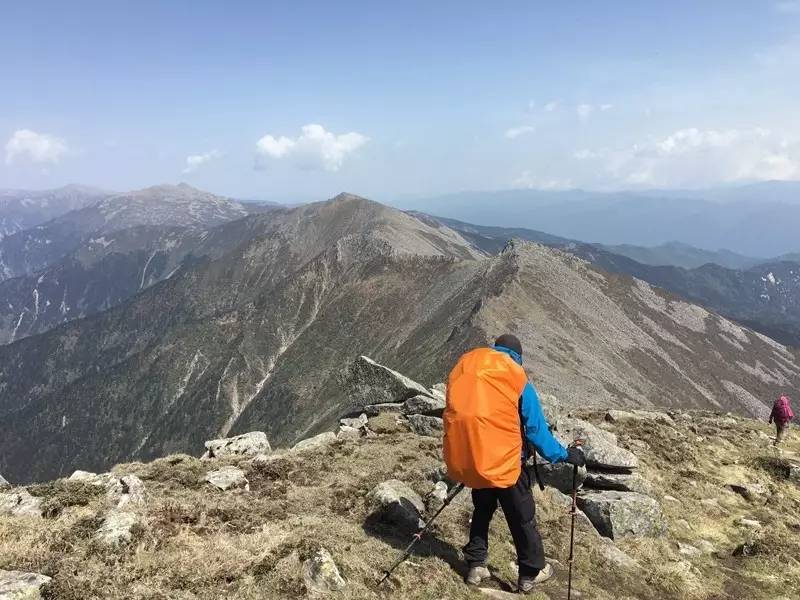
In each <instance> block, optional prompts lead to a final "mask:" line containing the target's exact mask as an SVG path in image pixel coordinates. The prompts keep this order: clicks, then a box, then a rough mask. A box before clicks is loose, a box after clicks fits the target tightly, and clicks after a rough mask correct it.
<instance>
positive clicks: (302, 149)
mask: <svg viewBox="0 0 800 600" xmlns="http://www.w3.org/2000/svg"><path fill="white" fill-rule="evenodd" d="M368 141H369V138H368V137H366V136H364V135H361V134H360V133H356V132H350V133H343V134H340V135H337V134H335V133H331V132H330V131H326V130H325V128H324V127H323V126H322V125H317V124H316V123H311V124H308V125H304V126H303V127H302V129H301V132H300V135H299V136H298V137H296V138H289V137H286V136H280V137H274V136H272V135H269V134H268V135H265V136H264V137H262V138H261V139H260V140H258V142H257V143H256V168H264V167H265V166H266V163H267V161H269V160H280V159H284V158H286V159H290V160H292V161H293V162H294V164H295V165H296V166H298V167H300V168H302V169H309V170H311V169H320V168H321V169H324V170H326V171H338V170H339V169H340V168H341V167H342V164H343V163H344V160H345V158H346V157H347V156H348V155H349V154H352V153H353V152H355V151H356V150H358V149H359V148H360V147H361V146H363V145H364V144H366V143H367V142H368Z"/></svg>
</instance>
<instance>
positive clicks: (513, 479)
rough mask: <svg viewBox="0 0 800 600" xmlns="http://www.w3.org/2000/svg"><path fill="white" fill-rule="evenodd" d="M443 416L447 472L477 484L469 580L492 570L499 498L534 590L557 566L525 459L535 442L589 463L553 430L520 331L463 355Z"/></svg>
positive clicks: (545, 451)
mask: <svg viewBox="0 0 800 600" xmlns="http://www.w3.org/2000/svg"><path fill="white" fill-rule="evenodd" d="M443 416H444V457H445V462H446V463H447V474H448V476H449V477H450V478H452V479H454V480H456V481H460V482H462V483H464V484H465V485H466V486H467V487H470V488H472V503H473V505H474V512H473V514H472V524H471V526H470V532H469V542H468V543H467V545H466V546H464V558H465V559H466V561H467V564H468V566H469V573H468V574H467V577H466V582H467V584H468V585H479V584H480V583H481V581H482V580H483V579H486V578H488V577H490V573H489V570H488V568H487V567H486V561H487V558H488V549H489V539H488V538H489V523H490V522H491V520H492V516H493V515H494V512H495V510H496V509H497V504H498V503H499V504H500V507H501V508H502V509H503V514H504V515H505V517H506V522H507V523H508V528H509V529H510V531H511V537H512V538H513V540H514V547H515V548H516V551H517V564H518V565H519V580H518V589H519V591H520V592H521V593H531V592H533V589H534V585H535V584H537V583H541V582H543V581H546V580H547V579H549V578H550V577H551V576H552V574H553V568H552V566H551V565H549V564H547V563H546V562H545V557H544V546H543V544H542V538H541V536H540V535H539V531H538V528H537V525H536V518H535V510H536V509H535V506H534V502H533V494H532V493H531V483H532V482H531V477H530V474H529V472H528V469H527V468H526V467H525V466H524V463H525V461H527V459H528V456H527V454H528V443H530V444H531V445H532V446H533V447H534V448H535V450H536V451H537V452H538V453H539V454H541V455H542V456H543V457H544V458H546V459H547V460H548V461H550V462H551V463H555V462H561V461H567V462H569V463H571V464H573V465H577V466H583V465H584V464H585V463H586V460H585V458H584V456H583V452H582V451H581V450H579V449H578V448H572V447H571V448H569V449H566V448H564V447H563V446H562V445H561V444H560V443H559V442H558V440H556V439H555V437H553V434H552V433H550V428H549V427H548V425H547V421H546V420H545V417H544V413H543V412H542V406H541V403H540V402H539V396H538V394H537V393H536V389H535V388H534V387H533V385H531V384H530V382H528V377H527V375H526V374H525V371H524V370H523V368H522V344H521V343H520V341H519V340H518V339H517V338H516V337H515V336H513V335H509V334H505V335H501V336H500V337H499V338H497V340H496V341H495V343H494V345H493V346H492V347H491V348H478V349H475V350H472V351H470V352H467V353H466V354H464V355H463V356H462V357H461V358H460V359H459V361H458V363H457V364H456V366H455V367H454V368H453V370H452V371H451V372H450V376H449V378H448V383H447V407H446V408H445V411H444V415H443ZM523 442H525V443H523Z"/></svg>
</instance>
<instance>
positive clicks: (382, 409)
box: [364, 402, 405, 417]
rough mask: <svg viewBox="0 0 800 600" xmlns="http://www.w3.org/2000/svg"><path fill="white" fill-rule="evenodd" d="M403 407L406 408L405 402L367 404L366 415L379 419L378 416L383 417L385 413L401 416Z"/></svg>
mask: <svg viewBox="0 0 800 600" xmlns="http://www.w3.org/2000/svg"><path fill="white" fill-rule="evenodd" d="M403 406H405V404H404V403H403V402H384V403H382V404H367V405H366V406H365V407H364V413H365V414H366V415H367V416H369V417H377V416H378V415H382V414H385V413H397V414H401V413H402V412H403Z"/></svg>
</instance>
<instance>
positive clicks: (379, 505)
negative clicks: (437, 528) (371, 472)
mask: <svg viewBox="0 0 800 600" xmlns="http://www.w3.org/2000/svg"><path fill="white" fill-rule="evenodd" d="M367 503H368V505H369V506H370V508H372V509H373V510H375V511H376V512H378V513H379V514H380V516H381V518H382V519H384V520H386V521H389V522H390V523H395V524H397V525H400V526H403V527H407V528H409V529H414V530H416V529H419V528H421V527H423V526H424V525H425V523H424V521H423V520H422V518H421V515H422V513H423V512H424V511H425V503H424V502H423V501H422V498H420V496H419V494H417V493H416V492H415V491H414V490H412V489H411V488H410V487H408V486H407V485H406V484H405V483H403V482H402V481H400V480H398V479H390V480H388V481H384V482H383V483H379V484H378V485H376V486H375V487H374V488H372V490H371V491H370V493H369V494H367Z"/></svg>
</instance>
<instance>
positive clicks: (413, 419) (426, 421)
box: [408, 415, 444, 437]
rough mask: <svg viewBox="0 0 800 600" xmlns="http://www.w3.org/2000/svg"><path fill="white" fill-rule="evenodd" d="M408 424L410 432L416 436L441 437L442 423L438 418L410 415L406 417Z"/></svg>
mask: <svg viewBox="0 0 800 600" xmlns="http://www.w3.org/2000/svg"><path fill="white" fill-rule="evenodd" d="M408 424H409V425H410V426H411V431H413V432H414V433H416V434H417V435H427V436H430V437H441V436H442V432H443V431H444V422H443V421H442V419H441V418H439V417H429V416H427V415H411V416H409V417H408Z"/></svg>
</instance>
